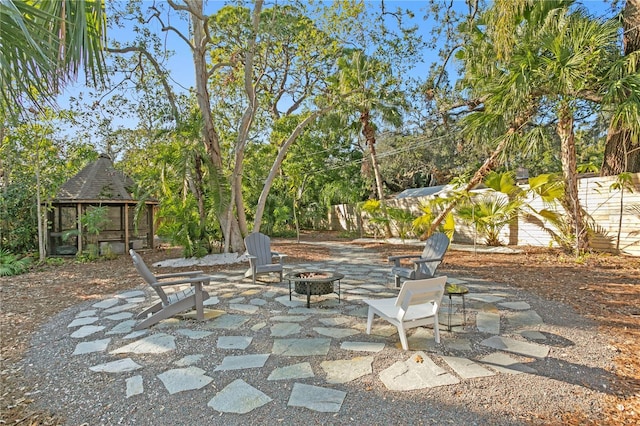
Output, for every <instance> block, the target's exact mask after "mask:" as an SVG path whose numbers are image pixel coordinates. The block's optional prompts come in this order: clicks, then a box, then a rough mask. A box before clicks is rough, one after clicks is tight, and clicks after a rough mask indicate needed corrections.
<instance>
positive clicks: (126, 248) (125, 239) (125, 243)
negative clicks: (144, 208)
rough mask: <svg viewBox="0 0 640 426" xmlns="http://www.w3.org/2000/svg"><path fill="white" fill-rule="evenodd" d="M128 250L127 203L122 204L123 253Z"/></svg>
mask: <svg viewBox="0 0 640 426" xmlns="http://www.w3.org/2000/svg"><path fill="white" fill-rule="evenodd" d="M128 250H129V203H127V202H125V203H124V252H125V253H127V252H128Z"/></svg>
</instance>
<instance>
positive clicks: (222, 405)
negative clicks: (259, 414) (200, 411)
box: [207, 379, 272, 414]
mask: <svg viewBox="0 0 640 426" xmlns="http://www.w3.org/2000/svg"><path fill="white" fill-rule="evenodd" d="M271 401H272V399H271V398H270V397H269V396H267V395H266V394H264V393H263V392H261V391H259V390H258V389H256V388H254V387H253V386H251V385H249V384H248V383H247V382H245V381H244V380H242V379H237V380H235V381H233V382H232V383H230V384H228V385H227V386H226V387H225V388H224V389H222V390H221V391H220V392H218V393H217V394H216V396H214V397H213V398H212V399H211V400H210V401H209V403H208V404H207V405H208V406H209V407H211V408H213V409H214V410H216V411H220V412H221V413H237V414H246V413H248V412H250V411H253V410H255V409H256V408H258V407H262V406H263V405H264V404H267V403H268V402H271Z"/></svg>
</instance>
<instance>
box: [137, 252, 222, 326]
mask: <svg viewBox="0 0 640 426" xmlns="http://www.w3.org/2000/svg"><path fill="white" fill-rule="evenodd" d="M129 254H130V255H131V259H133V264H134V265H135V267H136V270H137V271H138V273H139V274H140V275H141V276H142V278H144V280H145V281H146V282H147V284H149V285H150V286H151V287H152V288H153V289H154V290H155V291H156V293H158V296H159V297H160V301H159V302H158V303H156V304H155V305H153V306H151V307H150V308H147V309H145V310H144V311H142V312H141V313H139V314H138V315H137V316H136V319H142V321H141V322H139V323H138V324H136V326H135V327H134V330H142V329H145V328H147V327H150V326H152V325H154V324H156V323H158V322H160V321H162V320H164V319H167V318H171V317H172V316H174V315H176V314H179V313H181V312H185V311H188V310H191V309H193V308H195V309H196V318H197V319H198V320H199V321H202V320H204V307H203V303H202V302H203V301H205V300H207V299H208V298H209V294H208V293H207V292H206V291H204V290H203V289H202V286H203V285H206V284H209V281H210V279H211V278H210V277H209V276H208V275H204V273H203V272H202V271H191V272H178V273H173V274H163V275H154V274H153V273H151V271H150V270H149V268H148V267H147V265H146V264H145V263H144V261H143V260H142V258H141V257H140V255H139V254H138V253H136V252H135V251H134V250H133V249H130V250H129ZM185 284H191V286H190V287H189V288H187V289H184V290H180V289H178V290H176V291H174V292H172V293H165V291H164V288H165V287H168V286H177V287H178V288H179V287H184V285H185Z"/></svg>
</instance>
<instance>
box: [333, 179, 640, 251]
mask: <svg viewBox="0 0 640 426" xmlns="http://www.w3.org/2000/svg"><path fill="white" fill-rule="evenodd" d="M616 178H617V177H616V176H609V177H582V178H580V179H579V180H578V192H579V197H580V203H581V205H582V207H583V208H584V209H585V211H586V212H587V214H588V215H589V217H590V218H591V220H592V221H593V223H594V224H595V228H596V231H597V232H596V234H595V235H594V236H592V238H591V240H590V245H591V248H593V249H595V250H598V251H609V252H616V251H617V249H616V247H617V245H618V244H619V248H620V251H621V252H622V253H625V254H630V255H633V256H640V173H636V174H633V175H632V180H633V187H634V189H633V192H630V191H628V190H625V191H624V192H623V191H620V190H617V189H611V185H612V184H613V183H614V182H615V181H616ZM521 187H522V188H523V189H528V185H521ZM434 196H437V194H435V195H432V196H429V197H415V198H403V199H392V200H387V205H389V206H392V207H398V208H403V209H406V210H410V211H411V212H412V213H413V214H414V216H415V217H418V216H419V215H420V213H421V212H420V204H421V203H424V202H426V201H427V200H428V199H429V198H430V197H434ZM526 202H527V204H528V205H529V206H530V207H531V208H533V209H535V210H540V209H542V208H547V209H549V206H544V204H543V202H542V199H541V198H540V197H538V196H534V195H529V199H527V200H526ZM555 208H556V209H562V207H560V205H559V204H558V205H557V206H556V207H555ZM560 213H563V211H562V210H560ZM459 222H460V221H457V222H456V232H455V234H454V237H453V240H454V242H458V243H473V240H474V232H473V230H472V229H471V228H470V227H468V226H464V225H460V224H459ZM329 224H330V228H331V229H332V230H340V231H348V232H358V233H360V234H361V235H375V234H376V233H377V234H378V235H380V231H379V229H378V228H377V226H375V225H374V224H372V223H371V222H370V221H369V220H368V216H367V214H366V213H364V212H362V211H360V210H359V209H358V208H357V207H356V206H354V205H347V204H342V205H337V206H333V209H332V210H331V211H330V213H329ZM540 225H541V223H538V224H536V223H532V222H531V221H530V220H527V219H526V218H525V216H524V215H521V216H520V217H519V218H518V221H517V223H514V224H512V225H511V226H507V227H505V228H504V230H503V232H502V234H501V240H502V241H503V242H504V243H505V244H509V245H531V246H554V245H555V242H554V241H553V239H552V237H551V235H550V233H549V232H548V231H547V230H545V229H544V227H547V228H549V229H553V225H551V224H550V223H544V224H543V225H544V227H542V226H540ZM619 229H620V232H619V234H620V237H619V240H620V241H619V243H618V230H619ZM476 239H477V238H476ZM476 242H477V243H480V244H481V243H482V241H479V240H478V241H476Z"/></svg>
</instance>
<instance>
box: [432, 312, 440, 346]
mask: <svg viewBox="0 0 640 426" xmlns="http://www.w3.org/2000/svg"><path fill="white" fill-rule="evenodd" d="M433 337H434V339H435V340H436V343H440V329H439V328H438V314H437V313H436V314H435V315H434V316H433Z"/></svg>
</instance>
